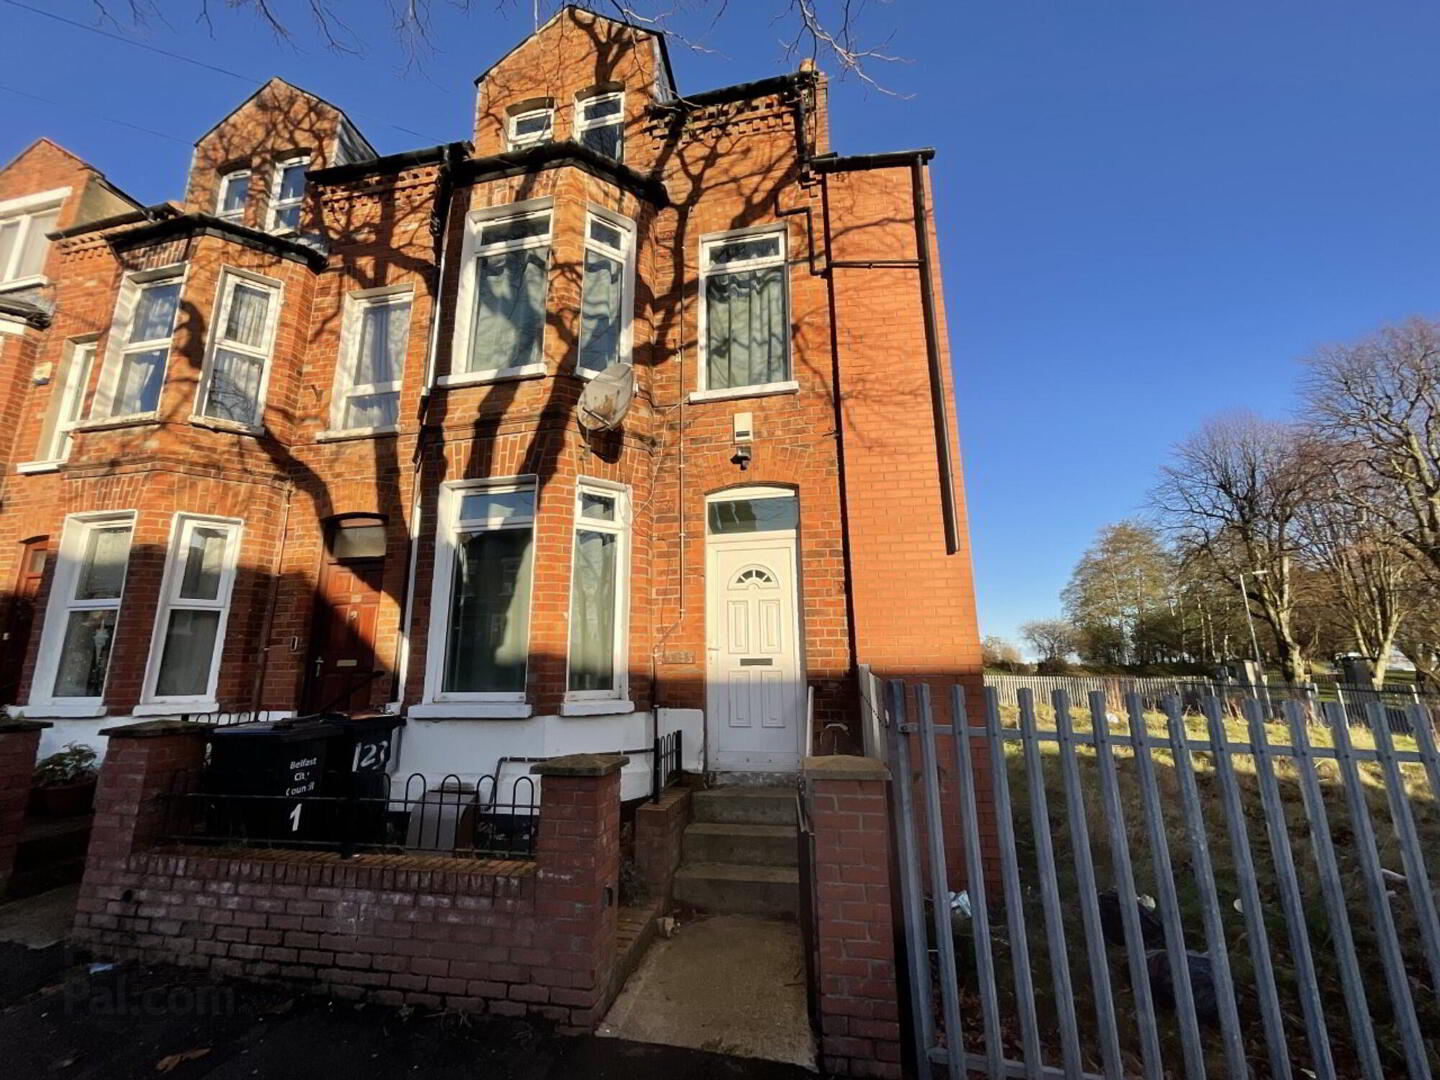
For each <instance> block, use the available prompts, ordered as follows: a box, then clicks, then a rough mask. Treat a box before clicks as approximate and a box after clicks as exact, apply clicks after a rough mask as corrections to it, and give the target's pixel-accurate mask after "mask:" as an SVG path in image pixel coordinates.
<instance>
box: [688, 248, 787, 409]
mask: <svg viewBox="0 0 1440 1080" xmlns="http://www.w3.org/2000/svg"><path fill="white" fill-rule="evenodd" d="M785 279H786V270H785V234H784V233H783V232H780V231H766V232H753V233H738V234H733V233H732V234H729V235H726V236H719V237H712V238H709V239H702V240H701V241H700V293H701V297H702V303H701V305H700V318H701V325H700V340H701V342H702V343H703V345H704V349H705V360H704V363H703V364H702V365H701V368H700V370H701V376H702V379H703V382H702V385H701V387H700V389H701V390H731V389H736V388H739V387H763V386H773V385H774V384H776V383H784V382H787V381H788V380H789V379H790V317H789V310H788V308H789V304H788V302H787V298H786V280H785Z"/></svg>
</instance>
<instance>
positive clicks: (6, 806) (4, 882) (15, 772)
mask: <svg viewBox="0 0 1440 1080" xmlns="http://www.w3.org/2000/svg"><path fill="white" fill-rule="evenodd" d="M49 726H50V725H49V724H47V723H45V722H44V721H41V720H7V719H5V718H3V717H0V899H3V898H4V896H5V891H6V889H7V888H8V887H9V885H10V875H11V873H12V872H13V871H14V869H15V853H16V852H17V851H19V850H20V836H21V834H22V833H23V832H24V830H25V807H26V804H27V803H28V802H29V801H30V782H31V778H32V777H33V775H34V772H35V754H36V752H37V751H38V750H39V749H40V732H42V731H44V730H45V729H46V728H48V727H49Z"/></svg>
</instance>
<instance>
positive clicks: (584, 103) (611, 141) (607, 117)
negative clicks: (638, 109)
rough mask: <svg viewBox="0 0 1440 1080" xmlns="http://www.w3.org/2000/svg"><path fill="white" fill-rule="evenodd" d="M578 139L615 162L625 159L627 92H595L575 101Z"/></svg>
mask: <svg viewBox="0 0 1440 1080" xmlns="http://www.w3.org/2000/svg"><path fill="white" fill-rule="evenodd" d="M575 141H576V142H578V143H580V145H581V146H587V147H589V148H590V149H591V150H594V151H595V152H596V153H597V154H603V155H604V156H605V157H608V158H612V159H614V160H615V161H624V160H625V95H624V94H623V93H610V94H594V95H592V96H590V97H586V98H581V99H580V100H579V101H577V102H576V103H575Z"/></svg>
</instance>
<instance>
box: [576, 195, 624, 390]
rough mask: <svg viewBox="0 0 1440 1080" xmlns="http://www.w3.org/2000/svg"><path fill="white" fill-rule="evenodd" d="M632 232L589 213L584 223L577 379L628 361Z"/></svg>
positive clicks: (616, 219) (621, 223)
mask: <svg viewBox="0 0 1440 1080" xmlns="http://www.w3.org/2000/svg"><path fill="white" fill-rule="evenodd" d="M634 250H635V245H634V228H633V226H632V225H631V224H630V222H629V221H627V220H625V219H624V218H621V217H615V216H613V215H610V214H597V213H595V212H594V211H591V212H590V213H589V214H588V215H587V216H586V219H585V281H584V284H583V286H582V287H581V293H580V355H579V360H578V362H577V367H578V368H579V370H580V372H581V374H595V373H597V372H601V371H604V370H605V369H606V368H607V367H609V366H610V365H611V364H614V363H629V361H630V311H631V308H633V307H634V300H633V297H632V294H633V292H634V286H635V263H634Z"/></svg>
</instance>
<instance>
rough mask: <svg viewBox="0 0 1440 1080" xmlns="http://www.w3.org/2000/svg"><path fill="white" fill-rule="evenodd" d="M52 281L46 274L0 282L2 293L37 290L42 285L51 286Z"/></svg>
mask: <svg viewBox="0 0 1440 1080" xmlns="http://www.w3.org/2000/svg"><path fill="white" fill-rule="evenodd" d="M49 284H50V279H49V278H48V277H46V276H45V275H44V274H31V275H30V276H29V277H22V278H16V279H15V280H14V281H0V292H11V291H15V290H19V289H35V288H39V287H40V286H42V285H49Z"/></svg>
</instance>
